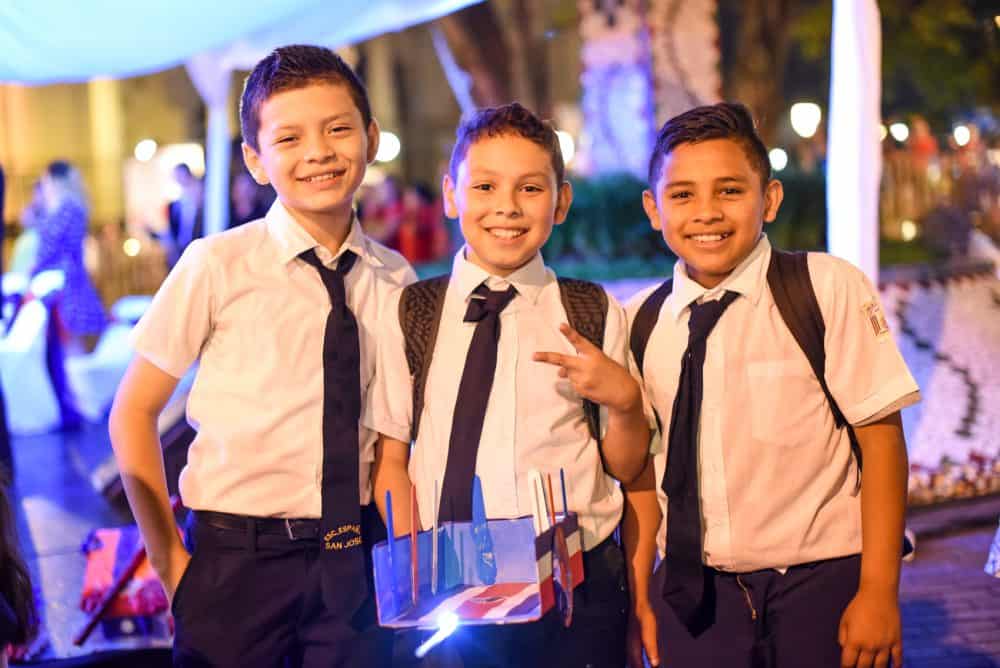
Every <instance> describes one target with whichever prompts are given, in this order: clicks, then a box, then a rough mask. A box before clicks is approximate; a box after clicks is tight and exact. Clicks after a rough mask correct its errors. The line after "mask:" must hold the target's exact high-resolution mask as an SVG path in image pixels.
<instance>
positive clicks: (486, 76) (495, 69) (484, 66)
mask: <svg viewBox="0 0 1000 668" xmlns="http://www.w3.org/2000/svg"><path fill="white" fill-rule="evenodd" d="M436 25H437V26H438V27H440V29H441V32H442V34H444V36H445V38H446V39H447V40H448V46H449V47H450V48H451V51H452V55H453V56H454V58H455V62H456V63H457V65H458V66H459V67H460V68H461V69H462V70H464V71H465V72H466V73H467V74H468V75H469V76H470V77H471V78H472V97H473V99H474V100H475V102H476V104H477V105H478V106H496V105H499V104H505V103H507V102H510V101H511V99H512V90H511V86H510V81H511V67H510V62H511V57H510V56H511V54H510V50H509V49H508V48H507V43H506V42H505V41H504V38H503V35H504V32H503V28H502V26H501V23H500V20H499V17H497V15H496V12H495V11H494V9H493V7H492V3H489V2H483V3H479V4H476V5H472V6H471V7H466V8H465V9H462V10H461V11H458V12H455V13H453V14H449V15H448V16H445V17H443V18H440V19H438V20H437V21H436Z"/></svg>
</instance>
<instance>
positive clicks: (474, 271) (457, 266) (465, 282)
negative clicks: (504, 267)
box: [451, 246, 549, 304]
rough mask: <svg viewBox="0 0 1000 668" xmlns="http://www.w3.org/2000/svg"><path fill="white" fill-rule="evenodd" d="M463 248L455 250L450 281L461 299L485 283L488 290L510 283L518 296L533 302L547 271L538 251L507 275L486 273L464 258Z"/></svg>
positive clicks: (536, 299) (541, 286)
mask: <svg viewBox="0 0 1000 668" xmlns="http://www.w3.org/2000/svg"><path fill="white" fill-rule="evenodd" d="M466 248H467V247H466V246H462V248H460V249H459V250H458V252H457V253H456V254H455V260H454V262H453V263H452V267H451V276H452V281H454V284H455V286H456V288H457V289H458V291H459V294H460V295H461V296H462V299H463V300H466V299H468V298H469V295H471V294H472V291H473V290H475V289H476V288H478V287H479V286H480V285H482V284H483V283H486V285H487V287H489V289H491V290H505V289H506V288H507V286H509V285H513V286H514V289H516V290H517V294H518V296H520V297H524V298H526V299H528V300H530V301H531V303H532V304H535V303H537V301H538V295H539V294H541V292H542V288H543V287H545V284H546V283H547V282H548V280H549V273H548V271H546V269H545V263H544V262H543V261H542V254H541V253H535V257H533V258H531V260H530V261H529V262H528V263H527V264H525V265H524V266H523V267H521V268H519V269H518V270H516V271H514V272H513V273H511V274H510V275H508V276H504V277H501V276H494V275H492V274H490V273H489V272H488V271H486V270H485V269H483V268H482V267H480V266H479V265H477V264H473V263H472V262H470V261H469V260H468V259H466V257H465V253H466Z"/></svg>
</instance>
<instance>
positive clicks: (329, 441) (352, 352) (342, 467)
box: [299, 249, 368, 612]
mask: <svg viewBox="0 0 1000 668" xmlns="http://www.w3.org/2000/svg"><path fill="white" fill-rule="evenodd" d="M299 257H300V258H302V259H303V260H305V261H306V262H307V263H309V264H311V265H312V266H314V267H316V270H317V271H319V275H320V278H322V279H323V285H325V286H326V291H327V293H329V295H330V314H329V315H328V316H327V318H326V331H325V334H324V336H323V486H322V499H323V500H322V517H321V518H320V543H321V545H320V547H321V556H320V560H321V562H322V566H323V570H322V578H321V581H322V587H323V600H324V601H325V602H326V605H327V607H328V608H330V609H332V610H340V611H348V612H351V611H354V610H356V609H357V608H358V607H359V606H360V605H361V602H362V601H363V600H364V598H365V596H367V594H368V586H367V583H366V580H365V573H364V568H365V566H364V553H363V551H362V546H361V506H360V503H359V500H358V492H359V486H358V419H359V418H360V417H361V350H360V344H359V341H358V321H357V320H356V319H355V318H354V314H353V313H351V309H350V308H349V307H348V305H347V292H346V290H345V289H344V277H345V276H346V275H347V273H348V272H349V271H350V270H351V267H353V266H354V261H355V260H357V256H356V255H355V254H354V253H352V252H351V251H344V253H343V255H341V257H340V261H339V262H338V263H337V268H336V269H329V268H327V267H326V266H324V265H323V263H322V262H320V260H319V258H318V257H317V256H316V251H315V250H314V249H310V250H308V251H306V252H304V253H302V254H301V255H299Z"/></svg>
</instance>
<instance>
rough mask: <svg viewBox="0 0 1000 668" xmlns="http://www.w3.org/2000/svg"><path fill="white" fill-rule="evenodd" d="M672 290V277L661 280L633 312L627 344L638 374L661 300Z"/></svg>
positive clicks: (661, 303)
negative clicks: (633, 317) (633, 316)
mask: <svg viewBox="0 0 1000 668" xmlns="http://www.w3.org/2000/svg"><path fill="white" fill-rule="evenodd" d="M673 291H674V279H672V278H668V279H667V280H665V281H663V283H661V284H660V286H659V287H658V288H656V289H655V290H653V291H652V292H651V293H649V296H648V297H646V300H645V301H644V302H642V304H640V305H639V310H638V311H636V313H635V319H634V320H633V321H632V331H631V333H630V334H629V339H628V346H629V348H630V349H631V350H632V357H634V358H635V364H636V366H637V367H638V369H639V376H640V377H641V376H642V364H643V362H644V361H645V359H646V344H648V343H649V336H650V334H652V333H653V328H654V327H656V321H657V320H659V318H660V309H662V308H663V302H665V301H667V297H669V296H670V293H671V292H673Z"/></svg>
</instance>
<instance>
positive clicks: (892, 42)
mask: <svg viewBox="0 0 1000 668" xmlns="http://www.w3.org/2000/svg"><path fill="white" fill-rule="evenodd" d="M879 9H880V12H881V18H882V80H883V84H882V106H883V109H884V111H885V112H886V113H887V114H890V115H891V114H910V113H920V114H923V115H925V116H928V117H929V118H930V119H931V120H932V121H933V122H935V124H936V125H945V126H948V125H950V123H951V121H952V117H953V115H954V113H955V112H956V111H958V110H960V109H968V108H970V107H973V106H978V105H986V106H990V107H992V108H993V109H996V108H997V107H998V105H1000V85H998V81H997V72H998V71H1000V48H998V46H1000V39H998V31H997V27H996V25H995V24H994V20H993V15H994V14H995V9H996V5H995V4H993V5H992V8H991V3H990V2H985V1H983V0H886V1H884V2H880V3H879ZM832 20H833V16H832V3H830V2H821V3H818V4H816V5H814V6H812V7H810V8H809V9H807V10H805V11H803V12H801V13H800V14H799V15H798V16H796V18H795V20H793V21H792V23H791V25H790V30H791V32H792V36H793V39H794V40H795V42H796V44H797V46H798V48H799V51H800V53H801V54H802V55H803V57H804V58H805V59H807V60H811V61H813V62H819V61H826V60H829V58H830V37H831V30H832Z"/></svg>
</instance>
